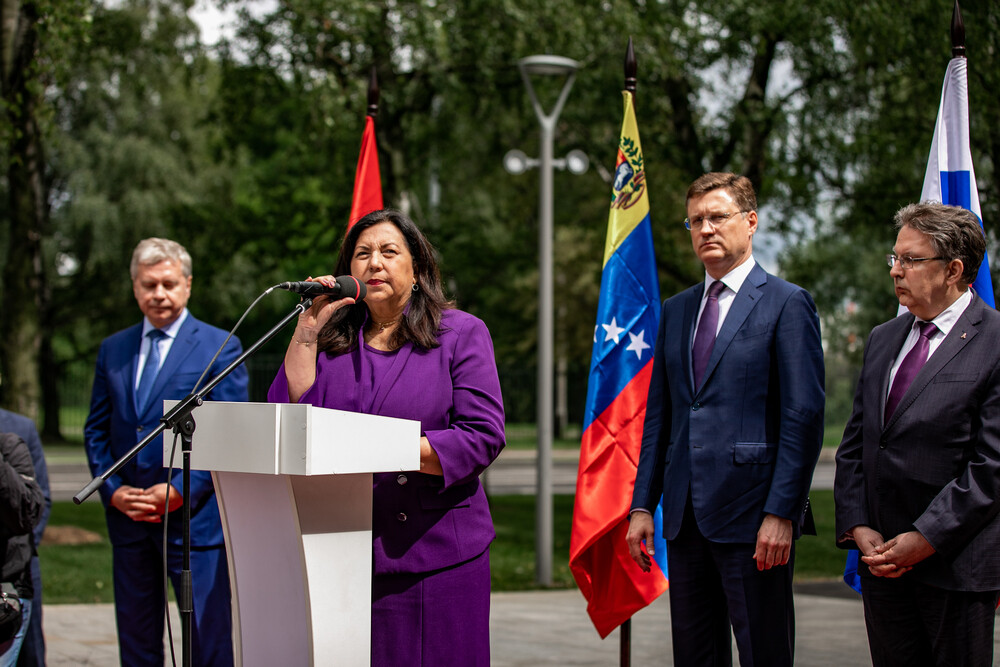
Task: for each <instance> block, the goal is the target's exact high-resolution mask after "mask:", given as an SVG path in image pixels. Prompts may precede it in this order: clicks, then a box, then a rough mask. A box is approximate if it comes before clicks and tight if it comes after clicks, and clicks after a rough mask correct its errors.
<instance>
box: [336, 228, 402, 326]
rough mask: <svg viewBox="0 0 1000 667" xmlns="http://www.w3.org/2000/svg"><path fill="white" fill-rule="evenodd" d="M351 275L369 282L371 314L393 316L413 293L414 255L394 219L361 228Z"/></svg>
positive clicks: (368, 302)
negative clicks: (393, 221)
mask: <svg viewBox="0 0 1000 667" xmlns="http://www.w3.org/2000/svg"><path fill="white" fill-rule="evenodd" d="M351 275H353V276H354V277H355V278H357V279H358V280H360V281H361V282H363V283H364V284H365V285H367V286H368V296H366V297H365V303H366V304H368V308H369V310H371V311H372V314H374V315H376V316H377V317H382V318H387V319H388V318H394V317H396V316H398V315H399V314H400V313H402V312H403V306H404V305H406V302H407V301H408V300H409V298H410V294H412V290H413V285H414V284H415V283H416V278H415V277H414V275H413V255H411V254H410V248H409V246H408V245H407V244H406V239H404V238H403V233H402V232H400V231H399V228H398V227H396V225H394V224H392V223H391V222H380V223H378V224H377V225H372V226H371V227H369V228H368V229H366V230H365V231H363V232H361V235H360V236H359V237H358V242H357V245H355V246H354V255H353V257H351Z"/></svg>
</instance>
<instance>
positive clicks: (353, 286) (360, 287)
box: [336, 276, 368, 301]
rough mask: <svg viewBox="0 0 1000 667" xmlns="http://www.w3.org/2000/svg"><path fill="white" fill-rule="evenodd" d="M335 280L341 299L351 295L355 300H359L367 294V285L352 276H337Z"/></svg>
mask: <svg viewBox="0 0 1000 667" xmlns="http://www.w3.org/2000/svg"><path fill="white" fill-rule="evenodd" d="M336 280H337V286H338V287H339V288H340V298H342V299H346V298H347V297H351V298H352V299H354V300H355V301H361V300H362V299H364V298H365V296H367V294H368V286H367V285H365V284H364V283H363V282H361V281H360V280H358V279H357V278H355V277H354V276H337V279H336Z"/></svg>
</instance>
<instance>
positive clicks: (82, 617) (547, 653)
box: [44, 590, 870, 667]
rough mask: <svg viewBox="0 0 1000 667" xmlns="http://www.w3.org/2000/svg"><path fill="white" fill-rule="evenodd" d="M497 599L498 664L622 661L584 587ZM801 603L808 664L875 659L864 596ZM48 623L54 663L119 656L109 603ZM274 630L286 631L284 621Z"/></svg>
mask: <svg viewBox="0 0 1000 667" xmlns="http://www.w3.org/2000/svg"><path fill="white" fill-rule="evenodd" d="M834 592H835V591H834ZM492 603H493V607H492V654H493V662H492V664H493V666H494V667H537V666H539V665H578V666H581V667H587V666H594V667H597V666H613V665H617V664H618V650H619V649H618V645H619V637H618V631H615V632H613V633H612V634H611V635H610V636H609V637H608V638H607V639H605V640H604V641H602V640H601V639H600V637H598V635H597V632H596V631H594V628H593V626H592V625H591V623H590V619H589V617H588V616H587V612H586V603H585V601H584V599H583V597H582V596H581V595H580V593H579V592H578V591H575V590H570V591H532V592H524V593H494V594H493V597H492ZM796 609H797V618H796V625H797V628H798V636H797V643H796V664H798V665H801V666H804V667H812V666H815V667H820V666H823V667H826V666H828V665H843V666H847V665H866V664H870V661H869V659H868V643H867V640H866V639H865V632H864V621H863V619H862V616H861V614H862V611H861V602H860V599H858V598H852V597H839V596H838V597H833V596H830V595H816V594H812V593H804V592H801V591H800V592H799V593H798V594H797V596H796ZM44 623H45V635H46V637H47V641H48V664H49V665H50V667H71V666H72V667H76V666H82V665H93V666H101V667H103V666H105V665H106V666H108V667H111V666H113V665H117V664H118V647H117V644H116V640H115V628H114V610H113V608H112V606H111V605H107V604H105V605H50V606H47V607H46V608H45V621H44ZM669 624H670V611H669V602H668V600H667V596H666V595H664V596H663V597H661V598H660V599H658V600H657V601H656V602H654V603H653V604H652V605H650V606H649V607H647V608H646V609H644V610H642V611H641V612H639V613H638V614H637V615H636V616H635V618H634V619H633V621H632V662H633V664H635V665H643V666H644V667H645V666H650V665H671V664H673V663H672V660H671V659H670V632H669ZM174 628H175V632H177V633H178V634H177V636H176V637H175V645H176V646H177V647H178V648H177V664H180V635H179V632H180V630H179V621H178V620H177V616H176V612H175V613H174ZM275 631H276V632H280V628H278V627H276V628H275ZM734 650H735V649H734ZM734 655H735V653H734ZM317 664H335V662H329V663H317ZM288 667H294V666H288Z"/></svg>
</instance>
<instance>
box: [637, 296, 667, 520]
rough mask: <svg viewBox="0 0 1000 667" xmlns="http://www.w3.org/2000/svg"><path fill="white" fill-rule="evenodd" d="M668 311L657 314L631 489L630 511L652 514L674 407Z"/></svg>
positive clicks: (657, 498)
mask: <svg viewBox="0 0 1000 667" xmlns="http://www.w3.org/2000/svg"><path fill="white" fill-rule="evenodd" d="M666 323H667V312H666V307H665V303H664V307H663V308H662V309H661V312H660V326H659V327H658V329H657V333H656V347H655V348H653V350H654V351H653V371H652V374H651V376H650V379H649V392H648V393H647V395H646V396H647V398H646V417H645V420H644V422H643V426H642V448H641V449H640V450H639V463H638V466H637V469H636V476H635V487H634V488H633V490H632V504H631V506H630V507H631V509H633V510H635V509H645V510H647V511H649V512H651V513H652V512H654V511H655V510H656V506H657V505H658V504H659V502H660V496H661V495H662V494H663V471H664V467H665V465H666V456H667V448H668V447H669V445H670V429H671V419H672V414H673V413H672V411H673V408H672V406H671V402H670V389H669V388H668V387H667V378H666V363H665V361H664V358H663V355H664V352H665V347H664V346H665V340H666V333H665V331H666Z"/></svg>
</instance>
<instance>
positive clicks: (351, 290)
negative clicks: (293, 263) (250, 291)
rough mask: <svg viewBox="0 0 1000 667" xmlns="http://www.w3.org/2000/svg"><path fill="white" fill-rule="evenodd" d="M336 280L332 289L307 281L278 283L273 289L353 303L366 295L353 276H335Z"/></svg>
mask: <svg viewBox="0 0 1000 667" xmlns="http://www.w3.org/2000/svg"><path fill="white" fill-rule="evenodd" d="M336 280H337V284H336V285H334V286H333V287H327V286H326V285H324V284H323V283H314V282H307V281H300V282H288V283H280V284H278V285H275V287H277V288H278V289H283V290H288V291H289V292H295V293H296V294H298V295H299V296H308V297H317V296H329V297H333V298H334V299H346V298H348V297H350V298H352V299H354V300H355V301H361V300H362V299H364V298H365V295H366V294H368V287H367V286H365V284H364V283H363V282H361V281H360V280H358V279H357V278H355V277H354V276H337V278H336Z"/></svg>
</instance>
